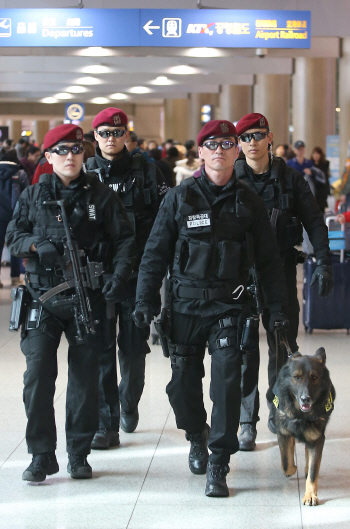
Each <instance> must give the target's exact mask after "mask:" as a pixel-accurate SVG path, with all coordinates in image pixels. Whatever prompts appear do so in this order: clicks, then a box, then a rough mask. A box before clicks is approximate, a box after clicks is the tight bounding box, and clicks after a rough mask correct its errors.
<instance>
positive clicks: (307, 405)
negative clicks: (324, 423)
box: [300, 404, 311, 411]
mask: <svg viewBox="0 0 350 529" xmlns="http://www.w3.org/2000/svg"><path fill="white" fill-rule="evenodd" d="M310 408H311V404H300V409H301V411H309V410H310Z"/></svg>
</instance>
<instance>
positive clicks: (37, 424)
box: [6, 125, 136, 482]
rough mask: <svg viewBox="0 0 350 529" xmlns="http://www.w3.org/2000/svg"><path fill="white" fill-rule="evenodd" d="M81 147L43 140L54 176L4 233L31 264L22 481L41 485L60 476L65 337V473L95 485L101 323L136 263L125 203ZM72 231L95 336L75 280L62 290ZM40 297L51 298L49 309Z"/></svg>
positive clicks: (72, 133)
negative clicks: (58, 413) (89, 167)
mask: <svg viewBox="0 0 350 529" xmlns="http://www.w3.org/2000/svg"><path fill="white" fill-rule="evenodd" d="M82 140H83V131H82V129H81V128H80V127H77V126H76V125H60V126H58V127H56V128H54V129H52V130H50V131H49V132H48V133H47V134H46V136H45V139H44V149H45V151H46V154H45V156H46V158H47V160H48V161H49V163H50V164H52V166H53V174H52V175H48V174H43V175H41V178H40V182H39V183H38V184H35V185H33V186H30V187H28V188H27V189H26V190H25V191H24V192H23V193H22V195H21V197H20V199H19V201H18V203H17V206H16V209H15V212H14V216H13V219H12V221H11V222H10V224H9V226H8V229H7V236H6V243H7V245H8V248H9V250H10V252H11V253H12V254H13V255H15V256H17V257H26V258H27V266H26V285H27V289H28V290H29V293H30V298H31V299H30V302H29V305H28V309H27V317H26V321H25V323H24V325H23V326H22V335H21V338H22V340H21V349H22V352H23V353H24V355H25V357H26V362H27V370H26V372H25V373H24V393H23V395H24V405H25V410H26V414H27V418H28V422H27V429H26V441H27V446H28V452H29V453H31V454H33V459H32V462H31V464H30V465H29V467H28V468H27V469H26V470H25V472H24V473H23V476H22V478H23V480H26V481H34V482H39V481H43V480H45V478H46V476H47V475H51V474H55V473H56V472H58V470H59V469H58V464H57V460H56V456H55V449H56V425H55V416H54V406H53V402H54V394H55V381H56V377H57V349H58V346H59V343H60V339H61V336H62V333H63V332H64V333H65V335H66V338H67V340H68V343H69V349H68V385H67V400H66V441H67V452H68V467H67V470H68V472H69V473H70V475H71V477H72V478H76V479H84V478H91V477H92V470H91V466H90V465H89V463H88V462H87V459H86V457H87V455H88V454H89V453H90V445H91V441H92V439H93V437H94V434H95V432H96V429H97V427H98V411H99V410H98V374H99V350H100V343H101V341H102V323H101V322H102V320H103V314H104V313H105V311H106V302H105V299H104V295H105V297H106V299H108V300H113V301H118V300H119V299H120V297H121V295H123V294H124V289H125V285H126V281H127V279H128V276H129V274H130V271H131V269H132V266H133V262H134V260H135V258H136V248H135V241H134V235H133V230H132V227H131V225H130V222H129V220H128V218H127V215H126V212H125V209H124V207H123V204H122V203H121V201H120V199H119V198H118V196H117V195H116V194H115V193H113V191H111V190H109V189H106V187H105V186H104V185H103V184H101V183H100V182H99V181H98V179H97V178H96V176H95V175H91V174H85V173H84V172H83V171H82V170H81V168H82V163H83V156H84V148H83V145H82ZM58 200H64V201H65V204H66V206H65V211H66V214H67V220H68V223H69V228H70V229H69V228H68V226H67V229H66V230H65V228H64V224H63V222H62V219H63V217H62V215H64V212H63V211H62V209H61V208H60V207H59V206H58V205H55V204H51V205H45V204H44V202H47V201H58ZM67 232H68V234H69V233H71V237H69V236H67V237H69V238H67V241H69V239H71V243H72V247H73V244H74V245H75V247H76V246H77V245H78V248H76V251H77V253H78V255H79V256H80V259H81V267H82V268H83V267H84V266H85V267H86V266H88V263H89V262H90V268H89V269H90V272H91V281H92V280H93V283H92V282H91V288H88V287H87V288H86V290H85V294H84V299H85V302H86V306H87V307H90V308H91V311H92V314H91V316H92V318H91V321H92V324H91V325H93V326H94V329H93V327H92V326H88V330H86V328H81V325H80V322H82V321H83V320H82V319H81V315H82V313H79V308H80V306H81V305H79V304H76V301H79V300H80V299H81V298H79V299H78V298H77V292H78V291H77V290H76V289H74V288H69V287H70V286H71V285H72V284H73V283H72V281H70V283H69V284H68V283H67V284H63V283H65V279H66V280H67V278H65V277H63V270H65V273H69V269H70V267H71V263H72V262H73V261H72V260H70V261H69V260H66V257H64V256H63V250H64V246H63V241H64V240H65V237H66V234H67ZM73 241H74V243H73ZM67 244H68V242H67ZM108 247H109V249H110V252H111V254H112V259H111V261H112V263H113V267H112V269H111V270H110V273H111V276H110V279H109V280H108V281H107V282H106V284H105V286H104V287H103V284H102V276H101V273H102V272H103V268H104V267H105V265H108V264H109V263H103V267H102V266H101V265H99V263H101V262H103V257H104V255H105V254H108ZM83 254H84V255H83ZM84 259H85V261H84ZM84 262H85V264H84ZM95 267H96V269H100V272H99V273H98V274H95V273H94V269H95ZM107 271H108V270H107V269H106V272H107ZM53 287H57V288H58V289H59V290H61V293H59V294H57V295H54V296H53V297H50V294H49V293H48V291H49V290H51V289H52V288H53ZM60 287H62V288H61V289H60ZM63 287H67V288H63ZM102 287H103V288H102ZM45 293H47V294H46V295H45ZM43 295H44V296H45V297H47V300H45V302H44V300H43V299H42V296H43ZM85 295H86V297H87V299H86V297H85ZM39 297H40V300H39V299H38V298H39ZM91 311H90V312H91ZM93 330H94V332H93ZM90 331H91V332H90Z"/></svg>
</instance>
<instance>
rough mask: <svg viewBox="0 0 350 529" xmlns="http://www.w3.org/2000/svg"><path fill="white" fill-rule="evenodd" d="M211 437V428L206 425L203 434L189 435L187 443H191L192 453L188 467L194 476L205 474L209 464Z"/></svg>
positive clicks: (187, 435) (187, 434)
mask: <svg viewBox="0 0 350 529" xmlns="http://www.w3.org/2000/svg"><path fill="white" fill-rule="evenodd" d="M209 435H210V428H209V426H208V424H206V425H205V429H204V430H203V432H199V433H187V432H186V439H187V441H191V448H190V453H189V456H188V465H189V467H190V471H191V472H192V473H193V474H205V473H206V470H207V464H208V458H209V454H208V448H207V447H208V439H209Z"/></svg>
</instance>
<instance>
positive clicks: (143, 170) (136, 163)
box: [86, 147, 168, 432]
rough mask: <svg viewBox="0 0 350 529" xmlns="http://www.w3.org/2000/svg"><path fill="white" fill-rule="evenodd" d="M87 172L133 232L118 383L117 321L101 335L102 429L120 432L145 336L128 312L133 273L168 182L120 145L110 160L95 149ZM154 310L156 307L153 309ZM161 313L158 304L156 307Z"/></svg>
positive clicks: (132, 399) (140, 372) (135, 393)
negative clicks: (106, 190)
mask: <svg viewBox="0 0 350 529" xmlns="http://www.w3.org/2000/svg"><path fill="white" fill-rule="evenodd" d="M86 170H87V171H93V172H95V173H96V174H97V175H98V177H99V179H100V180H101V182H103V183H104V184H106V185H108V186H109V187H110V188H111V189H113V191H115V192H116V193H117V194H118V195H119V197H120V198H121V200H122V202H123V204H124V206H125V209H126V212H127V215H128V217H129V220H130V221H131V224H132V226H133V228H134V230H135V235H136V245H137V260H136V263H135V265H134V272H133V274H132V275H131V277H130V279H129V281H128V285H127V292H126V296H125V301H123V302H122V303H120V304H118V305H116V311H117V313H118V314H119V334H118V346H119V351H118V356H119V365H120V373H121V381H120V384H119V392H118V381H117V369H116V339H115V333H116V320H115V319H114V320H110V321H109V325H108V329H109V331H108V332H107V334H106V335H105V338H104V347H103V349H104V350H103V353H102V355H101V365H100V424H99V428H100V429H106V430H110V431H113V432H118V431H119V421H120V410H119V399H120V404H121V408H122V412H124V413H126V414H127V415H129V414H132V413H133V412H134V411H135V410H137V406H138V403H139V400H140V398H141V395H142V391H143V388H144V383H145V361H146V354H147V353H149V352H150V348H149V346H148V343H147V340H148V338H149V332H150V331H149V327H147V328H143V329H140V328H139V327H136V325H135V324H134V322H133V320H132V318H131V314H132V311H133V310H134V307H135V293H136V283H137V273H138V272H137V271H138V266H139V263H140V261H141V257H142V254H143V250H144V247H145V244H146V241H147V239H148V236H149V234H150V232H151V229H152V226H153V223H154V219H155V217H156V215H157V212H158V208H159V204H160V202H161V200H162V198H163V195H164V194H165V193H166V192H167V190H168V186H167V185H166V184H165V182H164V178H163V176H162V174H161V172H160V171H159V169H158V168H157V167H156V166H155V165H154V164H152V163H148V162H147V161H146V159H145V157H144V156H143V155H142V154H141V153H136V154H134V155H133V156H131V155H130V154H129V152H128V150H127V149H126V147H124V149H123V151H122V152H121V153H120V154H119V155H118V156H117V157H116V158H114V160H112V161H111V160H107V159H106V158H103V156H102V153H101V150H100V148H99V147H97V148H96V155H95V156H94V157H92V158H89V159H88V160H87V162H86ZM155 308H156V307H155ZM158 311H159V308H158Z"/></svg>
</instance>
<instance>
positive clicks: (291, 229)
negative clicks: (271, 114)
mask: <svg viewBox="0 0 350 529" xmlns="http://www.w3.org/2000/svg"><path fill="white" fill-rule="evenodd" d="M282 162H283V160H281V158H274V159H273V162H272V166H271V173H270V178H269V179H268V180H267V181H265V182H256V181H255V180H254V179H253V177H252V175H251V174H250V172H249V171H247V164H246V161H245V160H244V159H239V160H237V161H236V163H235V171H236V175H237V178H239V179H242V180H243V181H244V182H245V183H246V184H248V185H249V187H250V189H251V190H252V191H254V193H256V194H257V195H260V196H261V198H262V199H263V200H264V202H265V205H266V208H267V210H268V212H269V216H270V219H271V224H272V227H273V229H274V231H275V234H276V237H277V243H278V246H279V248H280V250H281V251H285V250H287V249H290V248H293V247H294V246H296V245H298V244H301V243H302V240H303V229H302V225H301V222H300V220H299V217H298V215H297V213H296V211H295V200H294V193H293V188H292V185H291V181H289V179H287V178H286V177H285V174H284V171H283V166H284V165H285V164H284V162H283V163H282Z"/></svg>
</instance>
